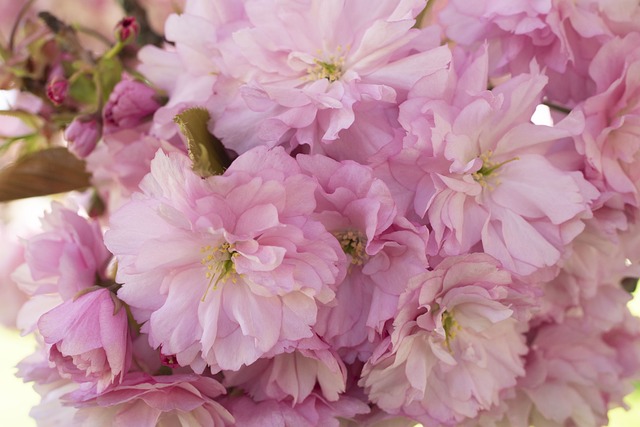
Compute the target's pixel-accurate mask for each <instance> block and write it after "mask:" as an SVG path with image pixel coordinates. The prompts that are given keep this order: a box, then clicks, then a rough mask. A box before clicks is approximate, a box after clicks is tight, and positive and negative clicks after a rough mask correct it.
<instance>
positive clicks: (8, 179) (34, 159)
mask: <svg viewBox="0 0 640 427" xmlns="http://www.w3.org/2000/svg"><path fill="white" fill-rule="evenodd" d="M90 177H91V175H90V174H88V173H87V172H86V171H85V162H84V161H83V160H80V159H78V158H77V157H75V156H74V155H73V154H71V153H70V152H69V150H67V149H66V148H64V147H54V148H48V149H46V150H41V151H37V152H35V153H31V154H28V155H25V156H23V157H21V158H20V159H19V160H18V161H16V162H15V163H12V164H9V165H8V166H6V167H4V168H3V169H0V202H6V201H9V200H16V199H23V198H26V197H34V196H46V195H49V194H56V193H62V192H66V191H71V190H79V189H82V188H86V187H89V185H90V182H89V179H90Z"/></svg>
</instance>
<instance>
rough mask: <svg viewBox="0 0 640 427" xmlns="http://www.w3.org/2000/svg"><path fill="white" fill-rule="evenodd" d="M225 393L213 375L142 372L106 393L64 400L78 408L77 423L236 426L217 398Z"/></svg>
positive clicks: (122, 426)
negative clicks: (147, 373)
mask: <svg viewBox="0 0 640 427" xmlns="http://www.w3.org/2000/svg"><path fill="white" fill-rule="evenodd" d="M224 393H225V389H224V387H222V385H221V384H220V383H219V382H217V381H216V380H214V379H213V378H208V377H204V376H199V375H195V374H184V375H165V376H155V377H152V376H149V375H146V374H141V373H140V374H130V375H128V376H127V377H126V378H125V379H124V381H123V382H122V383H121V384H119V385H118V386H116V387H113V388H111V389H109V390H107V391H105V392H104V393H101V394H97V395H92V394H91V393H82V392H74V393H71V394H70V395H67V396H65V398H64V399H65V400H66V401H67V403H68V404H73V405H74V406H76V407H78V408H79V409H78V410H77V412H76V413H75V415H74V419H73V421H74V425H91V426H104V427H106V426H114V427H128V426H140V427H155V426H158V425H171V426H177V427H190V426H197V425H200V426H212V427H223V426H231V425H235V424H234V419H233V417H232V416H231V414H230V413H229V411H227V410H226V409H225V408H224V407H223V406H222V405H221V404H220V403H218V402H217V401H216V400H214V399H216V398H218V397H219V396H220V395H222V394H224Z"/></svg>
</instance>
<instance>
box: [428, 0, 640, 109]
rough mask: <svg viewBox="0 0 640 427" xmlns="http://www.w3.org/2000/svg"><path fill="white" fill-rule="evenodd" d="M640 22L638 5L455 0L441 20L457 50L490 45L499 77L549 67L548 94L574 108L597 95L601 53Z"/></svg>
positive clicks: (586, 0)
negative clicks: (594, 64)
mask: <svg viewBox="0 0 640 427" xmlns="http://www.w3.org/2000/svg"><path fill="white" fill-rule="evenodd" d="M639 17H640V7H639V6H638V4H637V2H633V1H613V2H612V1H609V0H581V1H574V0H547V1H536V2H527V1H515V2H511V3H510V4H509V5H508V7H506V4H504V3H500V2H494V1H489V0H480V1H476V2H474V3H473V7H470V5H469V2H466V1H464V0H450V1H448V3H447V5H446V6H445V7H444V9H443V10H442V11H441V12H440V13H439V16H438V18H439V21H440V23H441V24H442V25H443V27H444V29H445V32H446V35H447V37H448V38H450V39H451V40H453V41H455V42H456V43H457V44H458V45H462V46H466V47H468V48H471V49H474V48H475V47H477V46H479V45H482V44H483V43H488V44H489V50H490V52H492V54H491V70H492V74H494V75H495V74H497V75H501V74H506V73H512V74H519V73H522V72H527V70H528V68H529V63H530V62H531V60H532V59H533V58H535V59H536V60H537V61H538V62H539V63H540V64H541V65H543V66H544V67H547V70H546V74H547V75H548V76H549V79H550V83H549V86H548V87H547V88H546V89H545V91H546V93H547V94H548V95H549V96H550V97H551V99H553V100H554V101H556V102H561V103H570V104H571V105H575V103H576V102H580V101H582V100H584V99H585V98H586V97H587V96H589V95H590V94H592V91H593V82H591V81H590V79H589V76H588V68H589V66H590V62H591V60H592V59H593V57H594V55H595V54H596V52H598V50H599V49H601V47H602V46H603V44H604V43H606V42H607V41H609V40H611V39H612V38H613V37H614V36H615V35H616V34H625V33H626V32H628V31H629V30H630V29H634V30H636V31H637V30H638V29H639V25H638V22H640V21H639V20H638V18H639Z"/></svg>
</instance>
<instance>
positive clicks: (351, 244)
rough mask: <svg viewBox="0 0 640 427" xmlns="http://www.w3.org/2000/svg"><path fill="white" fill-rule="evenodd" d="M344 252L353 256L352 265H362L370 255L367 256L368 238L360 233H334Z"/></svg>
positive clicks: (348, 231)
mask: <svg viewBox="0 0 640 427" xmlns="http://www.w3.org/2000/svg"><path fill="white" fill-rule="evenodd" d="M334 236H336V239H338V242H340V246H342V250H343V251H344V253H345V254H347V255H350V256H351V265H362V264H364V263H365V261H366V260H367V258H368V257H369V255H367V252H366V248H367V238H366V236H364V235H363V234H362V233H361V232H359V231H354V230H346V231H339V232H336V233H334Z"/></svg>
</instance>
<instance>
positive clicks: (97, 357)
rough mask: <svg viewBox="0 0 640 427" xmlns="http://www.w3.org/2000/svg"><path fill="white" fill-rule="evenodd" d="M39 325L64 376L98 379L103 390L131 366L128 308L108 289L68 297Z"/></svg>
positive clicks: (119, 379)
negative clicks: (116, 299) (72, 297)
mask: <svg viewBox="0 0 640 427" xmlns="http://www.w3.org/2000/svg"><path fill="white" fill-rule="evenodd" d="M38 329H39V331H40V333H41V334H42V336H43V337H44V341H45V343H47V344H49V360H50V361H51V362H53V363H54V364H55V366H56V367H57V368H58V370H59V371H60V375H61V376H63V377H70V378H71V379H73V380H74V381H76V382H90V383H95V384H96V386H97V390H98V392H102V391H103V390H104V389H105V388H107V387H109V386H111V385H114V384H118V383H119V382H120V381H121V380H122V377H123V376H124V374H125V373H126V372H127V371H128V369H129V365H130V363H131V337H130V335H129V325H128V323H127V314H126V310H125V309H124V308H123V306H122V304H121V303H120V302H118V305H116V302H115V297H114V296H113V295H112V294H111V292H110V291H109V290H107V289H99V290H95V291H92V292H88V293H86V294H84V295H82V296H80V297H78V298H76V299H73V300H68V301H65V302H64V303H63V304H62V305H60V306H58V307H56V308H54V309H53V310H51V311H49V312H48V313H45V314H44V315H43V316H42V317H40V320H39V321H38Z"/></svg>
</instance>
